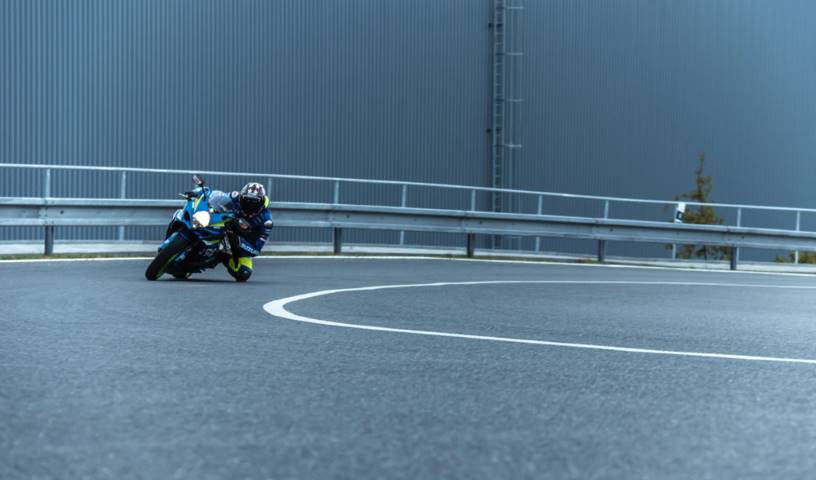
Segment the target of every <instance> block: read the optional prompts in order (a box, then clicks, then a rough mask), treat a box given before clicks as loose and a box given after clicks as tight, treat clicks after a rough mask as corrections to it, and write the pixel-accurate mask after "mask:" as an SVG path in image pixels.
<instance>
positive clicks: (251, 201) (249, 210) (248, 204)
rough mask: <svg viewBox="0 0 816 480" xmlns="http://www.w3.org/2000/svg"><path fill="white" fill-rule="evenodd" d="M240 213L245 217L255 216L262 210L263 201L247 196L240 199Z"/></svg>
mask: <svg viewBox="0 0 816 480" xmlns="http://www.w3.org/2000/svg"><path fill="white" fill-rule="evenodd" d="M240 203H241V211H242V212H244V213H245V214H247V215H257V214H259V213H260V212H261V210H263V204H264V202H263V200H262V199H260V198H257V197H256V198H252V197H248V196H243V197H241V202H240Z"/></svg>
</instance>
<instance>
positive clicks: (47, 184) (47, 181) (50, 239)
mask: <svg viewBox="0 0 816 480" xmlns="http://www.w3.org/2000/svg"><path fill="white" fill-rule="evenodd" d="M50 196H51V169H50V168H47V169H45V175H44V177H43V197H45V198H48V197H50ZM43 239H44V243H45V245H44V246H43V253H44V254H45V255H52V254H53V253H54V226H53V225H47V226H46V227H45V228H44V229H43Z"/></svg>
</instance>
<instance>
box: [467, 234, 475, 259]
mask: <svg viewBox="0 0 816 480" xmlns="http://www.w3.org/2000/svg"><path fill="white" fill-rule="evenodd" d="M466 250H467V256H468V258H473V254H474V252H475V251H476V234H475V233H468V234H467V249H466Z"/></svg>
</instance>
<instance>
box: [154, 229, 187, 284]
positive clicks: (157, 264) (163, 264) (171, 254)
mask: <svg viewBox="0 0 816 480" xmlns="http://www.w3.org/2000/svg"><path fill="white" fill-rule="evenodd" d="M189 244H190V241H189V240H187V239H186V238H184V235H182V234H180V233H178V234H176V237H175V238H174V239H173V240H172V241H171V242H170V243H169V244H168V245H167V246H166V247H164V249H162V250H161V251H160V252H159V253H158V254H157V255H156V258H154V259H153V261H152V262H150V265H148V266H147V270H145V278H146V279H148V280H157V279H158V278H159V277H161V276H162V274H163V273H164V271H165V270H167V267H168V266H169V265H170V262H172V261H173V260H175V258H176V257H177V256H178V254H179V253H181V252H183V251H184V249H185V248H187V246H188V245H189Z"/></svg>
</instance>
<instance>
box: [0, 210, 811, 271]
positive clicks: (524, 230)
mask: <svg viewBox="0 0 816 480" xmlns="http://www.w3.org/2000/svg"><path fill="white" fill-rule="evenodd" d="M182 205H183V202H182V201H179V200H122V199H67V198H2V197H0V226H41V227H46V228H53V227H55V226H77V225H83V226H136V225H140V226H163V225H166V224H167V223H168V221H169V218H170V216H171V214H172V212H173V211H174V210H175V209H177V208H180V207H181V206H182ZM270 210H272V212H273V215H274V218H275V224H276V225H277V226H284V227H313V228H331V229H333V231H334V250H335V253H340V252H341V251H342V233H343V229H348V228H352V229H373V230H397V231H428V232H447V233H461V234H464V235H466V238H467V243H466V250H467V254H468V256H472V255H473V250H474V245H475V238H476V235H517V236H533V237H542V236H543V237H557V238H575V239H592V240H598V241H599V249H598V260H599V261H604V255H605V252H604V243H603V242H605V241H629V242H650V243H679V244H698V245H719V246H727V247H730V248H731V249H732V255H731V268H732V269H736V268H737V261H738V257H737V255H736V251H737V249H738V248H741V247H745V248H771V249H787V250H816V232H797V231H791V230H775V229H761V228H745V227H734V226H722V225H691V224H675V223H668V222H653V221H637V220H617V219H609V218H586V217H568V216H556V215H537V214H517V213H494V212H479V211H469V210H439V209H421V208H407V207H388V206H365V205H344V204H326V203H323V204H321V203H294V202H274V203H272V204H271V205H270ZM48 241H49V240H48V238H47V239H46V251H49V250H51V249H53V234H52V235H51V237H50V242H51V245H50V246H49V245H48ZM49 253H50V252H49Z"/></svg>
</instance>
